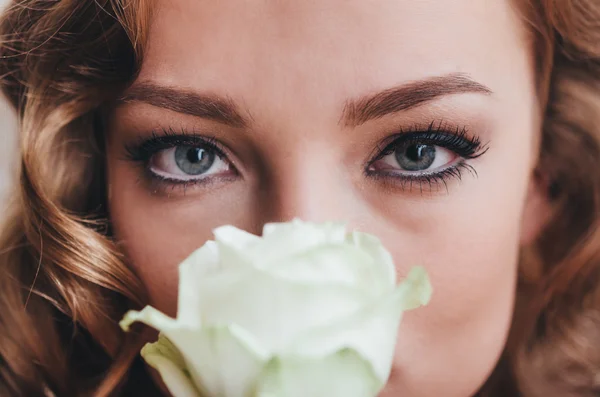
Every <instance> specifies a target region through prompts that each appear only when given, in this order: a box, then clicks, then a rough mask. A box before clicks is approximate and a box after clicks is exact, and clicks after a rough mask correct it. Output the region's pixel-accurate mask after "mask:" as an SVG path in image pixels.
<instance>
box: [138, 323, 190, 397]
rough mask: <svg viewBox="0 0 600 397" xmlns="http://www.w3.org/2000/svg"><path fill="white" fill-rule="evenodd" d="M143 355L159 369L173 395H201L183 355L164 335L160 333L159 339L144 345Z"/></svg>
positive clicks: (186, 396)
mask: <svg viewBox="0 0 600 397" xmlns="http://www.w3.org/2000/svg"><path fill="white" fill-rule="evenodd" d="M142 357H143V358H144V360H146V362H147V363H148V365H150V366H151V367H152V368H154V369H156V370H157V371H158V373H159V374H160V376H161V378H162V380H163V382H164V384H165V386H166V387H167V389H169V392H170V393H171V394H172V395H173V397H200V392H199V391H198V389H197V388H196V387H195V386H194V384H193V381H192V379H191V378H190V375H189V372H188V370H187V369H186V364H185V361H184V360H183V357H182V356H181V354H180V353H179V351H178V350H177V348H176V347H175V346H173V344H172V343H171V342H170V341H169V340H168V339H167V338H166V337H165V336H164V335H162V334H159V336H158V341H156V342H154V343H148V344H147V345H146V346H144V348H143V349H142Z"/></svg>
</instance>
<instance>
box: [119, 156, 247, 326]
mask: <svg viewBox="0 0 600 397" xmlns="http://www.w3.org/2000/svg"><path fill="white" fill-rule="evenodd" d="M139 178H140V171H139V170H136V169H133V167H131V165H130V164H121V163H118V162H113V163H110V162H109V173H108V179H109V183H110V197H109V208H110V214H111V221H112V225H113V232H114V235H115V238H116V240H117V241H118V242H119V244H120V245H121V246H122V247H123V250H124V252H125V254H126V255H127V259H128V261H129V263H130V266H131V267H132V268H133V269H134V270H135V272H136V273H137V274H138V276H139V277H140V278H141V280H142V282H143V283H144V285H145V287H146V289H147V292H148V295H149V297H150V302H149V303H150V304H151V305H153V306H155V307H156V308H158V309H159V310H161V311H164V312H166V313H167V314H169V315H175V313H176V309H177V287H178V281H179V277H178V265H179V263H181V262H182V261H183V260H184V259H185V258H186V257H187V256H189V255H190V254H191V253H192V252H193V251H194V250H196V249H197V248H200V247H201V246H202V245H203V244H204V243H205V242H206V241H207V240H209V239H212V238H213V234H212V231H213V229H215V228H216V227H218V226H221V225H223V224H235V225H239V227H242V228H245V229H246V230H251V231H252V230H253V226H252V224H253V222H252V218H251V217H250V216H249V214H252V213H253V211H251V208H252V206H253V203H252V202H250V201H249V200H248V199H247V197H248V195H247V194H246V193H245V192H244V191H242V189H241V188H240V187H239V186H236V184H233V185H232V186H229V187H224V188H223V189H217V190H214V191H211V192H210V193H209V194H206V195H204V196H199V195H198V194H197V193H195V194H194V195H193V196H190V197H189V198H187V197H185V196H182V195H181V194H180V193H178V194H177V195H175V194H174V196H173V197H171V198H169V197H165V196H162V195H160V196H159V195H155V194H152V193H150V190H149V189H148V187H147V186H145V185H144V182H142V181H139Z"/></svg>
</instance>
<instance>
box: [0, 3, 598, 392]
mask: <svg viewBox="0 0 600 397" xmlns="http://www.w3.org/2000/svg"><path fill="white" fill-rule="evenodd" d="M599 21H600V5H599V4H598V3H597V2H596V1H595V0H571V1H550V0H519V1H516V0H498V1H494V2H489V1H486V2H483V1H479V2H474V1H470V0H453V1H449V0H437V1H427V2H425V1H405V0H380V1H377V2H366V1H361V0H351V1H347V0H346V1H341V0H320V1H285V2H280V1H241V0H220V1H208V0H202V1H198V0H169V1H166V0H155V1H148V0H131V1H126V0H111V1H109V0H95V1H91V0H59V1H52V2H49V1H42V0H20V1H15V2H14V3H13V4H11V5H10V7H9V8H8V10H7V11H6V12H5V14H4V15H3V19H2V21H1V24H0V33H1V34H2V44H1V46H0V76H1V78H2V80H1V83H2V87H3V90H4V93H5V94H6V96H7V97H8V99H9V100H10V102H11V103H12V104H13V105H14V106H15V107H16V108H17V109H18V112H19V117H20V121H21V124H20V140H21V153H20V156H21V157H20V159H21V163H20V164H21V167H20V170H19V177H20V179H19V183H18V186H17V187H16V189H15V191H14V194H13V196H12V203H11V204H12V205H11V211H10V213H9V215H7V216H6V217H5V218H7V221H6V223H5V226H4V229H3V234H2V236H3V237H2V242H1V245H0V251H1V257H0V269H1V271H0V336H1V337H0V394H1V395H3V396H4V395H6V396H37V395H56V396H73V395H88V394H96V395H107V394H110V393H116V394H119V393H120V394H122V395H134V393H133V392H132V391H128V390H129V389H128V387H131V385H132V384H136V389H135V390H139V385H140V384H145V385H151V384H152V383H151V382H149V379H150V378H151V375H149V374H148V372H146V370H145V369H144V366H143V364H141V363H139V362H138V360H137V359H136V357H137V353H138V352H139V348H140V346H141V344H142V343H143V339H144V337H143V336H140V335H135V334H134V335H125V334H123V333H122V332H121V331H120V329H119V328H118V325H117V322H118V320H119V319H120V318H121V317H122V315H123V313H124V312H125V311H126V310H127V309H128V308H133V307H140V306H142V305H144V304H146V303H149V304H152V305H153V306H155V307H157V308H158V309H160V310H162V311H165V312H167V313H170V314H174V312H175V310H176V300H175V299H176V286H177V276H176V275H177V271H176V269H177V264H178V263H179V262H180V261H181V260H183V259H184V258H185V257H186V256H187V255H188V254H189V253H190V252H192V251H193V250H194V249H195V248H197V247H199V246H200V245H202V243H203V242H204V241H205V240H207V239H209V238H211V231H212V229H214V228H215V227H217V226H219V225H223V224H233V225H235V226H238V227H240V228H243V229H246V230H249V231H251V232H255V233H258V232H259V231H260V229H261V226H262V225H263V224H264V223H265V222H272V221H286V220H290V219H291V218H294V217H299V218H302V219H304V220H310V221H325V220H340V221H344V222H348V224H349V225H350V226H351V227H357V228H360V229H361V230H363V231H366V232H369V233H374V234H376V235H378V236H379V237H380V238H381V239H382V241H383V242H384V244H385V245H386V246H387V247H388V248H389V249H390V250H391V251H392V253H393V255H394V257H395V261H396V263H397V266H398V272H399V274H401V275H403V274H405V272H406V270H407V269H408V268H409V267H410V266H412V265H414V264H420V265H423V266H425V267H426V268H427V270H428V272H429V273H430V275H431V280H432V284H433V286H434V289H435V293H434V297H433V300H432V302H431V303H430V305H429V306H428V307H426V308H424V309H420V310H418V311H416V312H414V313H409V314H407V316H406V318H405V320H404V322H403V324H402V326H401V329H400V335H399V339H398V347H397V354H396V358H395V361H394V370H393V372H392V376H391V378H390V381H389V385H388V386H387V387H386V389H385V390H384V392H383V393H382V396H384V397H387V396H394V395H401V396H407V397H408V396H410V397H414V396H446V397H452V396H456V397H466V396H471V395H477V396H517V395H521V396H526V397H530V396H561V397H564V396H593V395H597V394H598V393H600V288H599V287H598V286H599V284H598V283H599V277H600V274H599V269H600V267H599V265H600V234H599V233H600V232H599V230H598V218H599V216H600V212H599V211H600V201H599V199H600V198H599V194H600V146H599V145H600V22H599ZM158 389H159V387H158V386H149V387H148V390H147V391H144V392H143V395H150V394H152V393H155V392H156V390H158Z"/></svg>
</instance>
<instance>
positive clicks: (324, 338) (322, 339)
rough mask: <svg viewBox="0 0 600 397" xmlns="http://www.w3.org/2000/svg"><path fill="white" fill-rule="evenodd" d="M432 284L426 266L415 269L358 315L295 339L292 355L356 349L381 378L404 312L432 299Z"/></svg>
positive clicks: (385, 373) (388, 364)
mask: <svg viewBox="0 0 600 397" xmlns="http://www.w3.org/2000/svg"><path fill="white" fill-rule="evenodd" d="M430 297H431V285H430V284H429V279H428V278H427V273H426V272H425V270H424V269H423V268H419V267H417V268H414V269H413V270H411V272H410V274H409V276H408V277H407V278H406V279H405V280H404V281H403V282H402V283H401V284H400V285H399V286H398V287H397V289H396V290H395V291H393V292H392V293H391V294H389V295H388V296H387V297H384V298H383V299H381V300H380V301H378V302H376V303H374V304H372V305H369V306H366V307H364V308H363V309H362V310H360V311H358V312H357V313H356V314H353V315H350V316H348V317H347V318H346V319H343V320H341V321H336V322H333V323H332V324H331V325H329V326H325V327H321V328H320V329H318V328H315V329H313V330H311V331H309V332H307V333H305V334H303V335H301V336H300V337H299V338H298V340H296V341H294V342H293V344H292V345H290V347H289V349H288V350H287V351H286V352H287V353H288V354H303V355H307V356H313V357H318V356H320V355H322V354H330V353H332V352H335V351H338V350H340V349H343V348H352V349H354V350H356V351H357V352H358V353H359V354H360V355H361V356H362V357H364V358H365V359H366V360H368V361H369V362H370V363H371V365H372V366H373V370H374V371H375V373H376V374H377V376H378V378H379V379H380V380H381V381H382V382H385V381H387V378H388V377H389V374H390V369H391V366H392V360H393V355H394V348H395V345H396V339H397V334H398V327H399V324H400V320H401V318H402V312H403V311H405V310H410V309H414V308H416V307H418V306H420V305H423V304H426V303H428V302H429V299H430Z"/></svg>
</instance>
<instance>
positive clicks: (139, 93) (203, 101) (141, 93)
mask: <svg viewBox="0 0 600 397" xmlns="http://www.w3.org/2000/svg"><path fill="white" fill-rule="evenodd" d="M119 102H121V103H127V102H143V103H147V104H149V105H152V106H156V107H159V108H162V109H167V110H172V111H174V112H177V113H182V114H187V115H190V116H195V117H200V118H204V119H209V120H214V121H217V122H220V123H223V124H226V125H229V126H232V127H239V128H243V127H246V126H247V124H248V121H247V119H246V118H245V117H243V116H242V113H241V112H240V110H239V109H238V107H237V106H236V104H235V102H234V101H233V100H231V99H230V98H227V97H222V96H218V95H213V94H200V93H197V92H195V91H192V90H188V89H182V88H178V87H169V86H163V85H160V84H156V83H153V82H151V81H145V82H139V83H134V84H133V86H132V87H131V88H130V89H128V90H127V91H126V92H125V95H123V96H122V97H121V98H120V99H119Z"/></svg>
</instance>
